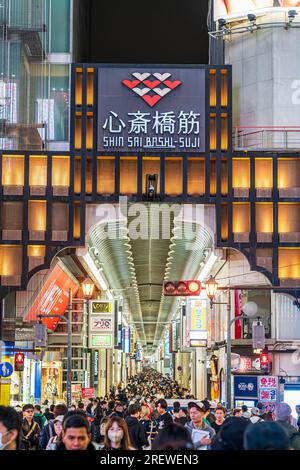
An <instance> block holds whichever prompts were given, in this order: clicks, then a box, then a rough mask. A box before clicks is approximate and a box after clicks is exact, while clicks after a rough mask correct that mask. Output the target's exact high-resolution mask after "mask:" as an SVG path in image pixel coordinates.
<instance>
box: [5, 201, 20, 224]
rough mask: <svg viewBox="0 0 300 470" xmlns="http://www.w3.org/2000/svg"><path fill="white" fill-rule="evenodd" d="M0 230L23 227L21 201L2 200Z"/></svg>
mask: <svg viewBox="0 0 300 470" xmlns="http://www.w3.org/2000/svg"><path fill="white" fill-rule="evenodd" d="M1 228H2V230H22V228H23V203H22V202H17V201H13V202H3V203H2V206H1Z"/></svg>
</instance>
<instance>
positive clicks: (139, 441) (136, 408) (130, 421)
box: [125, 403, 148, 450]
mask: <svg viewBox="0 0 300 470" xmlns="http://www.w3.org/2000/svg"><path fill="white" fill-rule="evenodd" d="M140 412H141V405H139V404H138V403H134V404H133V405H130V406H129V408H128V416H127V418H126V419H125V421H126V423H127V426H128V431H129V436H130V440H131V443H132V445H133V447H135V449H137V450H142V449H143V446H146V445H148V440H147V434H146V431H145V428H144V426H143V424H142V423H141V422H140V421H139V417H140Z"/></svg>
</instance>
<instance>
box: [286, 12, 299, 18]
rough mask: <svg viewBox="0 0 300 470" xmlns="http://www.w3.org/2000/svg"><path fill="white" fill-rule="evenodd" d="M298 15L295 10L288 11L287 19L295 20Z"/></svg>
mask: <svg viewBox="0 0 300 470" xmlns="http://www.w3.org/2000/svg"><path fill="white" fill-rule="evenodd" d="M297 15H298V13H297V12H296V10H289V11H288V17H289V19H290V20H293V19H294V18H296V16H297Z"/></svg>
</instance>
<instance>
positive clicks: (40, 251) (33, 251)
mask: <svg viewBox="0 0 300 470" xmlns="http://www.w3.org/2000/svg"><path fill="white" fill-rule="evenodd" d="M27 253H28V256H31V257H34V258H35V257H40V256H41V257H45V255H46V247H45V246H43V245H28V250H27Z"/></svg>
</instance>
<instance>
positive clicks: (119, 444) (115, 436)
mask: <svg viewBox="0 0 300 470" xmlns="http://www.w3.org/2000/svg"><path fill="white" fill-rule="evenodd" d="M102 450H135V449H134V447H132V445H131V442H130V437H129V433H128V427H127V424H126V422H125V420H124V419H123V418H120V417H119V416H113V417H112V418H110V420H109V422H108V423H107V425H106V428H105V438H104V446H103V447H102Z"/></svg>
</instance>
